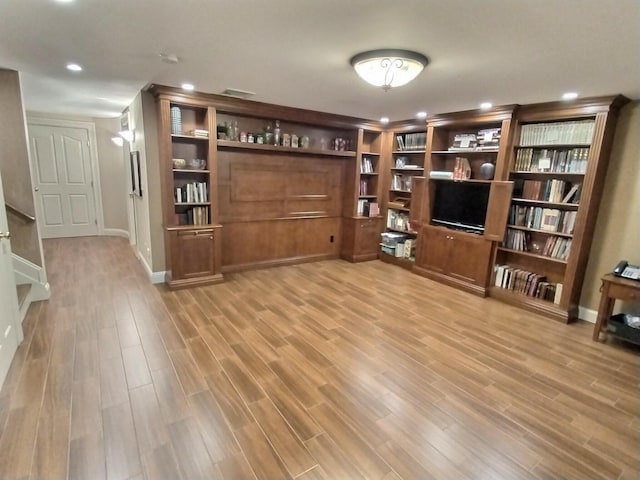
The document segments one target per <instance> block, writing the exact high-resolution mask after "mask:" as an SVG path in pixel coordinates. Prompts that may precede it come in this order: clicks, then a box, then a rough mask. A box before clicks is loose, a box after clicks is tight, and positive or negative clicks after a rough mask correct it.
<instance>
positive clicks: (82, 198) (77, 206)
mask: <svg viewBox="0 0 640 480" xmlns="http://www.w3.org/2000/svg"><path fill="white" fill-rule="evenodd" d="M69 212H70V213H71V218H70V222H71V225H88V224H89V221H90V218H89V206H88V205H87V197H86V195H69Z"/></svg>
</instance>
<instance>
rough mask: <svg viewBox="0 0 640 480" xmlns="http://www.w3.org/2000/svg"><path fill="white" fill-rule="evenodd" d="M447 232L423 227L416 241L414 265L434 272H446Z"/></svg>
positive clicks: (448, 240)
mask: <svg viewBox="0 0 640 480" xmlns="http://www.w3.org/2000/svg"><path fill="white" fill-rule="evenodd" d="M449 236H450V235H449V234H447V232H444V231H441V230H438V229H435V228H430V227H424V228H423V229H422V235H421V237H420V239H419V241H418V252H417V258H416V265H417V266H419V267H423V268H427V269H429V270H432V271H434V272H438V273H446V270H447V256H448V251H449V242H450V241H451V240H450V239H449Z"/></svg>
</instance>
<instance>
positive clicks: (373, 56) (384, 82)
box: [351, 49, 429, 91]
mask: <svg viewBox="0 0 640 480" xmlns="http://www.w3.org/2000/svg"><path fill="white" fill-rule="evenodd" d="M428 63H429V59H428V58H427V57H425V56H424V55H422V54H421V53H417V52H412V51H409V50H393V49H382V50H370V51H368V52H363V53H359V54H357V55H355V56H354V57H352V58H351V66H352V67H353V68H354V69H355V71H356V73H357V74H358V75H359V76H360V78H362V79H363V80H364V81H365V82H368V83H370V84H371V85H375V86H376V87H382V89H383V90H384V91H387V90H389V89H390V88H395V87H401V86H402V85H406V84H407V83H409V82H410V81H411V80H413V79H414V78H416V77H417V76H418V75H419V74H420V72H421V71H422V70H423V69H424V67H426V66H427V64H428Z"/></svg>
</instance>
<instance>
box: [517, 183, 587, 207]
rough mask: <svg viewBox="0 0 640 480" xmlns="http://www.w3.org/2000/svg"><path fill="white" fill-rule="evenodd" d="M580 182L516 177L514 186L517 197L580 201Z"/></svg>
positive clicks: (559, 201)
mask: <svg viewBox="0 0 640 480" xmlns="http://www.w3.org/2000/svg"><path fill="white" fill-rule="evenodd" d="M580 187H581V184H580V183H571V182H566V181H564V180H558V179H556V178H554V179H553V180H522V179H516V180H515V182H514V186H513V192H514V196H515V197H519V198H524V199H527V200H540V201H544V202H553V203H578V201H579V200H580Z"/></svg>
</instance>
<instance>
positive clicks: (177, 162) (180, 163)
mask: <svg viewBox="0 0 640 480" xmlns="http://www.w3.org/2000/svg"><path fill="white" fill-rule="evenodd" d="M171 161H172V162H173V168H175V169H180V168H184V167H186V166H187V161H186V160H185V159H184V158H174V159H172V160H171Z"/></svg>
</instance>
